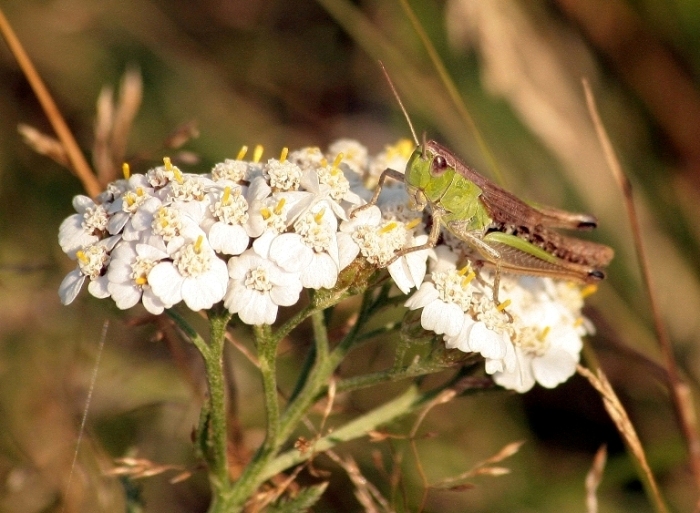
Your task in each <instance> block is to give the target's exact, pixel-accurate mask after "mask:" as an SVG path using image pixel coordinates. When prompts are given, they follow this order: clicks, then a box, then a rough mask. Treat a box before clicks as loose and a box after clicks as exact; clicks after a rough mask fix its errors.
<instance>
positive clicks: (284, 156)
mask: <svg viewBox="0 0 700 513" xmlns="http://www.w3.org/2000/svg"><path fill="white" fill-rule="evenodd" d="M287 155H289V148H287V147H286V146H285V147H284V148H282V152H281V153H280V162H284V161H285V160H287Z"/></svg>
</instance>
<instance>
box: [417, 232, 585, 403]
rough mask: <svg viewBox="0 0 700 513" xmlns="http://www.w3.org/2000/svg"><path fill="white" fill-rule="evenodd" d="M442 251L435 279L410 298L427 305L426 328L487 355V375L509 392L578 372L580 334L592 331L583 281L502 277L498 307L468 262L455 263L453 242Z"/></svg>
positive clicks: (434, 268)
mask: <svg viewBox="0 0 700 513" xmlns="http://www.w3.org/2000/svg"><path fill="white" fill-rule="evenodd" d="M436 255H437V257H438V258H437V260H436V261H435V262H434V264H433V265H432V266H431V267H432V273H431V274H430V277H429V279H428V280H426V281H424V282H423V284H422V285H421V286H420V288H419V289H418V291H417V292H416V293H415V294H414V295H413V296H411V297H410V298H409V299H408V301H406V306H407V307H408V308H410V309H411V310H416V309H419V308H422V309H423V310H422V312H421V325H422V326H423V328H425V329H427V330H430V331H434V332H435V333H437V334H438V335H443V338H444V340H445V345H446V347H448V348H450V349H459V350H460V351H464V352H468V353H469V352H474V353H479V354H481V356H483V358H484V360H485V362H486V372H487V373H488V374H492V375H493V378H494V381H495V382H496V383H498V384H499V385H501V386H503V387H505V388H508V389H511V390H516V391H518V392H526V391H528V390H530V389H531V388H532V387H533V386H534V385H535V382H537V383H539V384H540V385H542V386H544V387H546V388H554V387H556V386H557V385H559V384H561V383H563V382H564V381H566V380H567V379H569V378H570V377H571V376H572V375H573V374H574V372H575V371H576V365H577V364H578V362H579V354H580V352H581V348H582V345H583V344H582V342H581V337H582V336H584V335H587V334H589V333H592V332H593V326H592V325H591V324H590V322H588V320H587V319H585V318H584V317H582V316H581V308H582V307H583V295H582V291H581V289H580V288H579V286H578V285H575V284H573V283H570V282H562V281H555V280H552V279H550V278H535V277H529V276H524V277H517V276H513V275H503V274H502V275H501V283H500V290H499V300H500V301H503V302H502V303H501V304H500V305H498V306H497V305H496V304H495V303H494V301H493V291H492V289H491V288H490V287H488V286H484V282H482V281H480V280H478V279H477V278H476V275H475V273H474V271H473V270H472V268H471V266H470V265H469V264H467V265H466V266H465V267H463V268H461V269H458V268H457V266H456V262H457V255H456V253H455V252H454V251H453V250H452V249H451V248H450V247H448V246H447V245H441V246H438V247H437V248H436ZM487 276H488V273H484V272H482V277H487ZM506 310H507V311H506Z"/></svg>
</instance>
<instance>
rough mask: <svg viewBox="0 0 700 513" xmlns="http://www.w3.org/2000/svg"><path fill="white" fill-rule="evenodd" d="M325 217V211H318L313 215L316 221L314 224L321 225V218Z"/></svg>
mask: <svg viewBox="0 0 700 513" xmlns="http://www.w3.org/2000/svg"><path fill="white" fill-rule="evenodd" d="M324 215H326V209H325V208H322V209H321V210H319V211H318V212H317V213H316V215H314V221H316V224H321V221H323V216H324Z"/></svg>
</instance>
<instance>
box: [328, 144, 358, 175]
mask: <svg viewBox="0 0 700 513" xmlns="http://www.w3.org/2000/svg"><path fill="white" fill-rule="evenodd" d="M341 153H342V154H343V162H344V163H345V164H346V165H347V166H348V167H349V168H350V169H351V170H352V171H353V172H354V173H356V174H362V173H364V171H365V170H366V168H367V148H365V147H364V146H363V145H362V144H360V143H359V142H357V141H355V140H354V139H338V140H337V141H335V142H333V143H332V144H331V145H330V146H329V147H328V152H327V153H326V154H327V155H328V160H331V161H333V160H335V159H336V157H337V156H338V155H339V154H341Z"/></svg>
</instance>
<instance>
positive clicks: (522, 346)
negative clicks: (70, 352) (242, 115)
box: [59, 140, 593, 392]
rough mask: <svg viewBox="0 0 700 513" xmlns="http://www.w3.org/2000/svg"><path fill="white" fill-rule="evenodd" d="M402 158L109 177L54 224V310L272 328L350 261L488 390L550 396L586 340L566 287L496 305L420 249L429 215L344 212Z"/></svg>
mask: <svg viewBox="0 0 700 513" xmlns="http://www.w3.org/2000/svg"><path fill="white" fill-rule="evenodd" d="M411 149H412V145H411V144H410V143H406V142H400V143H398V144H396V145H394V146H388V147H387V148H386V149H385V151H383V152H382V153H380V154H379V155H377V156H369V155H368V153H367V150H366V149H365V148H364V147H363V146H362V145H360V144H359V143H357V142H355V141H350V140H340V141H337V142H336V143H334V144H332V145H331V146H330V148H329V149H328V151H327V152H325V153H324V152H323V151H321V150H320V149H319V148H314V147H311V148H302V149H300V150H296V151H292V152H289V153H288V152H287V149H286V148H285V149H284V150H283V151H282V152H281V153H280V156H279V158H277V159H275V158H271V159H267V160H266V161H262V155H263V149H262V147H259V146H258V147H256V148H255V150H254V152H253V155H252V158H251V159H250V160H245V156H246V153H247V148H246V147H244V148H242V149H241V151H240V152H239V153H238V154H237V155H236V156H235V158H233V159H225V160H224V161H223V162H221V163H218V164H216V165H214V166H213V168H212V169H211V172H210V173H208V174H192V173H185V172H183V171H182V170H181V169H179V168H178V166H176V165H175V164H173V163H172V162H171V161H170V159H168V158H165V159H163V165H162V166H157V167H154V168H152V169H150V170H148V171H147V172H146V173H145V174H143V175H139V174H135V175H133V176H132V175H130V172H129V169H128V166H126V165H125V167H124V172H125V173H124V174H125V176H124V179H121V180H117V181H115V182H113V183H111V184H109V185H108V186H107V188H106V190H105V192H103V193H102V194H100V195H99V196H98V198H97V199H95V200H92V199H90V198H88V197H86V196H76V197H75V198H74V200H73V207H74V208H75V211H76V213H75V214H73V215H71V216H69V217H68V218H66V219H65V220H64V221H63V222H62V223H61V226H60V228H59V244H60V246H61V248H62V249H63V251H64V252H65V253H66V254H67V255H68V256H69V257H70V258H71V259H73V260H75V261H76V267H75V269H74V270H72V271H71V272H70V273H68V275H67V276H66V277H65V279H64V280H63V282H62V283H61V285H60V288H59V294H60V297H61V301H62V302H63V303H64V304H69V303H71V302H72V301H73V300H75V298H76V297H77V294H78V292H79V291H80V289H81V288H82V286H83V284H84V283H85V282H88V291H89V293H90V294H92V295H93V296H95V297H98V298H107V297H111V298H112V300H113V301H114V302H115V303H116V305H117V307H118V308H121V309H127V308H131V307H134V306H136V305H137V304H139V303H141V304H142V305H143V307H144V308H145V309H146V310H147V311H148V312H150V313H152V314H155V315H157V314H160V313H162V312H163V311H164V310H165V309H168V308H172V307H174V306H175V305H178V304H180V303H184V304H185V305H186V306H187V307H188V308H190V309H192V310H203V309H209V308H212V307H213V306H214V305H216V304H217V303H223V306H224V307H225V308H227V309H228V310H229V311H230V312H231V313H233V314H236V315H238V317H239V319H240V320H241V321H242V322H243V323H246V324H252V325H260V324H272V323H274V322H275V321H276V319H277V315H278V313H279V308H280V307H286V306H291V305H294V304H295V303H297V302H298V301H299V298H300V296H301V292H302V290H303V289H304V288H306V289H311V290H318V289H332V288H333V287H335V286H336V284H337V282H338V279H339V277H340V276H341V273H343V271H344V270H345V269H346V268H348V266H350V265H351V263H352V262H353V261H355V260H356V259H362V261H364V262H365V264H364V265H369V266H372V267H374V268H377V269H381V268H386V269H387V271H388V273H389V275H390V276H391V278H392V280H393V282H394V284H395V285H396V287H397V288H398V290H400V291H401V292H402V293H403V294H409V293H410V292H411V290H412V289H416V291H415V292H414V293H413V294H412V295H411V296H410V297H409V298H408V300H407V301H406V303H405V304H406V306H407V307H408V308H409V309H412V310H420V311H421V312H420V318H421V324H422V326H423V328H424V329H426V330H429V331H433V332H434V333H436V334H437V335H440V336H442V338H443V340H444V343H445V345H446V347H447V348H449V349H457V350H460V351H464V352H468V353H477V354H479V355H481V357H482V358H483V359H484V362H485V363H484V364H485V371H486V373H487V374H489V375H491V376H493V379H494V381H495V382H496V383H498V384H499V385H502V386H504V387H506V388H510V389H513V390H517V391H519V392H524V391H526V390H529V389H530V388H532V387H533V386H534V385H535V383H539V384H540V385H542V386H544V387H554V386H557V385H558V384H560V383H562V382H563V381H565V380H566V379H568V378H569V377H570V376H571V375H572V374H573V373H574V372H575V368H576V364H577V363H578V361H579V353H580V350H581V337H582V336H584V335H586V334H587V333H591V331H592V329H593V328H592V326H591V325H590V323H589V322H588V321H587V320H586V319H584V318H583V317H582V316H581V307H582V305H583V301H582V297H583V296H582V292H581V290H580V288H578V287H577V286H574V285H571V284H568V283H563V282H557V281H554V280H550V279H546V278H524V277H520V278H516V277H512V276H508V275H505V274H504V275H502V276H501V286H500V288H499V289H500V290H499V299H500V301H501V303H500V304H496V303H494V300H493V296H494V294H493V290H492V288H491V286H490V285H489V283H491V282H492V280H493V276H492V275H490V273H489V272H488V271H484V270H480V271H479V272H477V271H476V270H475V269H473V268H472V267H471V266H470V265H469V263H468V260H466V259H465V258H464V256H465V254H464V253H463V251H462V248H460V245H461V244H463V242H462V241H460V240H459V239H457V238H456V237H455V236H454V235H453V234H450V233H444V234H443V236H442V237H441V239H440V241H441V242H440V244H438V245H437V247H435V248H431V247H428V246H427V242H428V234H427V232H426V228H425V226H426V221H427V217H428V213H426V212H417V211H415V210H411V208H410V202H409V201H408V199H409V198H408V195H407V193H406V190H405V187H403V186H402V185H401V184H394V185H390V184H387V187H385V188H384V189H383V191H382V194H381V195H380V196H379V199H378V201H377V204H376V205H373V206H371V207H368V208H364V209H360V210H357V208H358V207H359V206H361V205H362V204H363V203H366V201H367V200H368V198H371V197H372V190H370V188H374V186H375V185H376V180H377V178H378V176H379V174H380V173H381V172H382V171H383V170H384V169H386V168H387V167H391V168H393V169H397V170H403V169H404V167H405V165H406V161H407V159H408V157H409V156H410V151H411ZM417 247H422V248H423V249H420V250H415V248H417ZM458 261H459V263H460V265H459V266H458V265H457V263H458Z"/></svg>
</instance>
